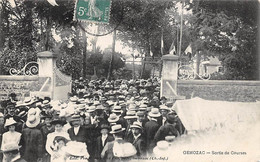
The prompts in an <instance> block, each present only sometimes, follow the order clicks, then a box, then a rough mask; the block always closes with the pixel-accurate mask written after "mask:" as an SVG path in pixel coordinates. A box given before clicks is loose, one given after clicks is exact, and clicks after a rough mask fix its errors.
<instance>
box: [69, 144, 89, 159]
mask: <svg viewBox="0 0 260 162" xmlns="http://www.w3.org/2000/svg"><path fill="white" fill-rule="evenodd" d="M64 151H65V152H66V153H67V154H69V155H73V156H84V157H87V158H89V153H88V151H87V146H86V144H85V143H83V142H76V141H70V142H68V143H67V144H66V147H65V148H64Z"/></svg>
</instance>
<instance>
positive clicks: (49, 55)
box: [37, 51, 58, 58]
mask: <svg viewBox="0 0 260 162" xmlns="http://www.w3.org/2000/svg"><path fill="white" fill-rule="evenodd" d="M37 56H38V58H56V57H57V56H58V55H57V54H55V53H53V52H51V51H43V52H39V53H38V54H37Z"/></svg>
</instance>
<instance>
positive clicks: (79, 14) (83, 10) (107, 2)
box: [74, 0, 111, 23]
mask: <svg viewBox="0 0 260 162" xmlns="http://www.w3.org/2000/svg"><path fill="white" fill-rule="evenodd" d="M110 7H111V0H77V1H76V4H75V9H74V20H79V21H90V22H97V23H109V17H110Z"/></svg>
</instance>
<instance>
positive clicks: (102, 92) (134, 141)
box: [0, 78, 185, 162]
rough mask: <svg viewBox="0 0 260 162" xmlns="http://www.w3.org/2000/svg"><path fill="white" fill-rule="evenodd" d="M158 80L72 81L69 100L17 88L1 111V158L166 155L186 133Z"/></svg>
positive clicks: (33, 159)
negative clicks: (22, 93) (18, 93)
mask: <svg viewBox="0 0 260 162" xmlns="http://www.w3.org/2000/svg"><path fill="white" fill-rule="evenodd" d="M159 96H160V80H159V79H157V78H155V79H148V80H130V81H127V80H114V81H107V80H91V81H89V80H85V79H83V78H80V79H79V80H75V81H73V84H72V93H71V94H69V97H68V100H63V101H61V100H51V98H50V97H44V98H38V97H26V98H24V99H23V100H21V101H17V98H16V96H15V94H12V95H11V96H10V100H8V102H6V105H5V106H4V108H5V111H3V112H2V113H0V134H1V142H0V144H1V157H0V158H1V159H3V161H4V162H10V161H27V162H37V161H46V162H48V161H51V162H56V161H57V162H60V161H61V162H62V161H64V162H65V161H73V160H77V161H128V160H133V159H143V158H145V157H148V156H151V155H154V156H157V155H158V156H163V154H164V151H165V148H166V147H168V145H170V144H171V143H172V142H174V140H175V138H178V137H179V136H181V135H182V134H184V133H185V128H184V127H183V125H182V123H181V121H180V119H179V118H178V115H177V114H176V112H175V111H174V110H172V109H171V107H172V105H173V102H172V101H168V100H167V98H165V97H161V98H159Z"/></svg>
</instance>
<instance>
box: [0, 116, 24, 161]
mask: <svg viewBox="0 0 260 162" xmlns="http://www.w3.org/2000/svg"><path fill="white" fill-rule="evenodd" d="M16 124H17V123H16V121H15V120H14V119H13V118H9V119H7V120H6V122H5V125H4V127H5V128H6V129H7V130H8V132H5V133H4V134H3V138H2V145H1V146H2V147H1V150H2V149H3V148H4V147H5V145H8V144H10V143H16V144H17V145H18V144H19V142H20V139H21V133H19V132H16V131H15V126H16ZM3 162H6V157H5V156H4V157H3Z"/></svg>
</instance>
